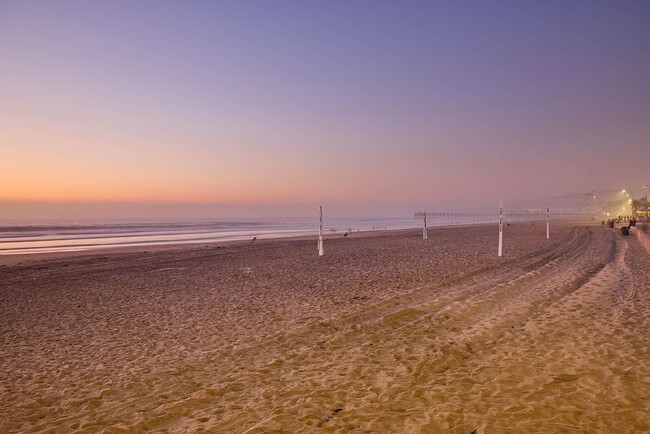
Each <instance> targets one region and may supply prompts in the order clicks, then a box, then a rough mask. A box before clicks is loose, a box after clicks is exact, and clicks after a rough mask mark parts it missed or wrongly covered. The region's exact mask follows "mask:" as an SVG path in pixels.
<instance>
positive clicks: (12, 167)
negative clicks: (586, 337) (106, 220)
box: [0, 0, 650, 217]
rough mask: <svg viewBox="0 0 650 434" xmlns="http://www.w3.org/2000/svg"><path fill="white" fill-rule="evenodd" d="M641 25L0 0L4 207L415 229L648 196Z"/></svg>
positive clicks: (642, 14) (356, 5)
mask: <svg viewBox="0 0 650 434" xmlns="http://www.w3.org/2000/svg"><path fill="white" fill-rule="evenodd" d="M649 23H650V2H643V1H611V2H591V1H589V2H587V1H584V2H583V1H570V2H552V1H536V2H533V1H494V2H491V1H480V2H464V1H462V2H455V1H454V2H452V1H448V2H434V1H423V2H384V1H381V2H379V1H340V2H339V1H322V2H310V1H299V2H298V1H291V2H279V1H259V2H251V1H236V2H207V1H206V2H184V1H176V2H168V1H56V0H50V1H18V0H0V74H1V79H0V149H1V150H2V154H1V158H0V161H1V167H0V205H2V206H4V207H5V209H6V210H9V211H7V212H9V213H12V215H14V216H17V217H20V216H21V215H22V214H20V213H21V212H23V214H25V213H27V214H29V212H37V211H34V210H35V209H38V208H37V207H36V204H40V203H44V202H46V203H49V205H48V208H47V209H49V210H50V211H48V212H52V210H54V209H56V207H57V206H59V205H60V206H61V207H66V206H71V205H70V204H75V203H76V205H74V206H76V207H77V208H75V209H81V208H83V204H87V203H95V204H103V205H102V206H104V205H105V204H106V203H111V204H115V207H118V208H119V209H120V210H123V211H124V212H126V213H127V214H128V209H129V207H130V205H129V204H130V203H135V204H138V206H143V205H142V204H151V203H157V204H160V203H163V204H175V203H182V204H184V205H182V206H186V207H189V208H187V209H190V208H191V207H192V206H195V204H201V206H206V204H208V205H209V206H210V207H212V208H211V209H212V210H214V212H215V214H219V209H220V207H223V210H230V211H228V212H229V213H231V214H232V213H236V212H238V211H233V210H240V211H241V212H242V213H244V214H245V213H246V212H247V211H246V210H249V211H250V210H253V209H255V207H256V206H261V207H262V208H264V207H266V208H267V209H271V208H273V209H274V210H275V211H274V212H275V213H280V214H281V213H282V211H278V210H284V212H286V214H287V215H289V214H292V213H296V214H300V213H303V212H304V210H305V209H311V208H313V206H315V205H318V204H320V203H324V204H328V205H330V206H332V207H333V208H334V209H336V210H338V211H337V212H340V213H342V214H345V212H346V210H348V212H350V213H354V212H361V213H373V212H380V213H384V214H390V215H392V216H400V215H405V216H408V215H410V213H411V211H412V210H414V209H419V208H424V207H429V208H434V209H435V208H436V207H438V208H445V209H451V208H454V207H460V206H464V205H466V204H467V203H468V202H470V201H471V202H473V203H476V204H480V205H485V204H491V203H495V202H497V201H499V200H504V201H509V200H517V199H521V198H526V197H535V198H543V197H547V196H553V195H559V194H564V193H568V192H582V191H591V190H595V189H596V190H597V189H607V188H618V187H620V186H630V187H634V186H640V185H642V184H647V183H648V182H649V181H650V80H649V79H648V77H650V24H649ZM57 204H59V205H57ZM80 204H82V205H80ZM35 207H36V208H35ZM17 209H20V210H22V211H16V210H17ZM25 210H31V211H25ZM120 212H122V211H120ZM224 212H226V211H224ZM25 216H26V217H29V216H28V215H26V214H25Z"/></svg>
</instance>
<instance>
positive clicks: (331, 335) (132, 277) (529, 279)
mask: <svg viewBox="0 0 650 434" xmlns="http://www.w3.org/2000/svg"><path fill="white" fill-rule="evenodd" d="M551 235H552V237H551V239H550V240H546V238H545V227H544V226H543V225H541V224H537V225H531V224H515V225H512V226H509V227H506V228H505V237H504V239H505V241H504V257H502V258H498V257H497V256H496V250H497V245H496V241H497V233H496V228H495V227H494V225H492V226H471V227H457V228H437V229H431V230H430V231H429V239H428V240H426V241H425V240H422V239H421V231H420V230H410V231H386V232H384V231H377V232H374V233H370V234H365V235H364V236H361V235H358V234H353V235H352V236H351V237H349V238H347V239H344V238H335V239H328V240H326V242H325V256H324V257H318V255H317V250H316V241H315V240H274V241H263V242H257V243H255V244H254V245H250V244H246V243H232V244H228V245H225V246H219V245H211V246H196V247H191V248H189V247H185V248H182V249H164V250H156V251H148V252H140V251H129V252H122V253H110V254H109V253H106V254H102V253H99V254H96V253H93V254H88V255H83V256H71V257H53V258H42V259H37V260H33V259H32V260H27V261H24V262H20V263H16V262H15V261H14V262H13V263H11V264H5V265H2V266H0V432H57V433H58V432H145V431H164V432H197V431H201V430H206V431H212V432H224V433H240V432H241V433H244V432H247V433H263V432H287V433H311V432H352V433H368V432H372V433H391V432H415V433H419V432H422V433H437V432H441V433H442V432H458V433H468V434H469V433H470V432H472V430H476V432H477V433H510V432H512V433H522V432H526V433H531V432H540V433H542V432H543V433H548V432H607V433H615V432H625V433H628V432H648V431H650V255H649V254H648V252H646V251H645V250H644V249H643V248H642V247H641V246H640V245H639V242H638V240H637V239H636V238H635V237H623V236H622V235H621V234H620V231H619V230H612V229H607V228H603V227H601V226H600V225H598V226H596V225H591V226H589V225H573V224H554V225H553V227H552V232H551Z"/></svg>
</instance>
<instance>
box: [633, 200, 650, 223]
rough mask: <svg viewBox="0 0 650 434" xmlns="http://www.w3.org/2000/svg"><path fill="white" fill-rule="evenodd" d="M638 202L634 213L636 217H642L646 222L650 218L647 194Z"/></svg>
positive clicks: (649, 204) (649, 203)
mask: <svg viewBox="0 0 650 434" xmlns="http://www.w3.org/2000/svg"><path fill="white" fill-rule="evenodd" d="M635 202H636V205H637V206H636V209H635V210H634V213H635V215H636V217H642V218H643V219H644V220H647V219H649V218H650V202H648V195H647V194H646V195H645V196H643V197H642V198H641V199H639V200H638V201H635Z"/></svg>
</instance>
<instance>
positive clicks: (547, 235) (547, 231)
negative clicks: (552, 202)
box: [546, 207, 551, 240]
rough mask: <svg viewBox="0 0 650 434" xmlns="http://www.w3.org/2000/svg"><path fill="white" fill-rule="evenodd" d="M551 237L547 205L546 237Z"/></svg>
mask: <svg viewBox="0 0 650 434" xmlns="http://www.w3.org/2000/svg"><path fill="white" fill-rule="evenodd" d="M550 237H551V232H550V228H549V224H548V207H546V239H547V240H548V239H549V238H550Z"/></svg>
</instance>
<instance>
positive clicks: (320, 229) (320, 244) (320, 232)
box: [318, 205, 325, 256]
mask: <svg viewBox="0 0 650 434" xmlns="http://www.w3.org/2000/svg"><path fill="white" fill-rule="evenodd" d="M324 254H325V250H324V249H323V206H322V205H321V206H320V226H319V227H318V256H323V255H324Z"/></svg>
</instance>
